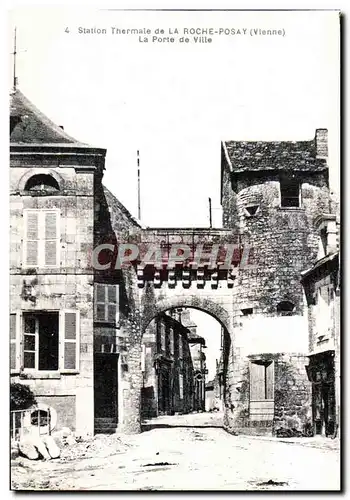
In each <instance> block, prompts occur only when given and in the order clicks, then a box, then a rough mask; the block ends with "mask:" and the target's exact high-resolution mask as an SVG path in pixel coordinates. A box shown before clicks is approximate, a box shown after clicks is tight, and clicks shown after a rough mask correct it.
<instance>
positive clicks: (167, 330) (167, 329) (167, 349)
mask: <svg viewBox="0 0 350 500" xmlns="http://www.w3.org/2000/svg"><path fill="white" fill-rule="evenodd" d="M170 334H171V332H170V325H169V323H167V324H166V325H165V355H166V356H168V357H169V356H170V352H171V350H170Z"/></svg>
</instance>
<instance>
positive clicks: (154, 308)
mask: <svg viewBox="0 0 350 500" xmlns="http://www.w3.org/2000/svg"><path fill="white" fill-rule="evenodd" d="M181 308H185V309H196V310H198V311H201V312H203V313H206V314H208V315H209V316H211V317H212V318H213V319H214V320H216V321H217V323H218V324H219V325H220V326H221V327H222V328H223V332H224V339H225V340H224V343H223V346H222V349H223V363H224V365H223V366H224V375H223V379H222V380H223V386H222V387H223V402H224V405H225V408H226V395H227V382H228V381H227V368H228V361H229V355H230V352H231V350H230V346H231V343H232V341H233V327H232V324H233V323H232V313H231V314H230V313H229V311H228V310H227V309H226V308H225V306H224V305H223V304H220V303H217V302H216V301H215V300H213V299H212V298H210V297H207V296H198V295H195V294H188V293H187V294H181V295H180V294H178V295H171V296H169V295H168V296H164V295H163V297H159V298H158V300H157V299H155V300H154V302H153V303H151V304H150V303H148V304H147V307H145V308H144V311H141V328H140V333H141V339H140V343H141V344H142V338H143V335H144V334H145V333H147V334H148V335H149V332H147V330H148V327H149V325H150V324H151V323H152V321H153V320H155V319H156V318H157V316H159V315H161V314H162V313H165V312H166V311H170V310H174V309H181ZM153 328H154V327H153ZM153 334H154V333H153ZM151 335H152V334H151ZM148 341H149V339H148ZM153 342H154V340H153ZM145 349H146V348H145ZM148 349H152V347H148ZM167 366H168V365H167ZM167 366H166V367H165V368H164V370H163V371H165V372H166V373H165V375H166V374H167V373H168V368H167ZM148 370H150V368H148ZM147 373H148V375H147V377H146V380H147V384H146V387H147V388H148V389H152V391H150V392H149V394H147V397H146V396H145V397H146V399H144V400H143V401H142V400H141V401H140V411H141V409H142V411H144V410H146V413H147V412H148V413H149V414H153V413H155V414H154V415H153V416H155V415H156V414H157V411H158V410H155V408H157V407H158V403H156V404H155V402H154V401H155V400H154V398H155V397H156V396H155V393H156V394H157V391H158V389H157V390H156V391H155V390H154V387H158V385H157V384H158V382H157V379H155V378H154V374H153V373H152V369H151V371H148V372H147ZM169 373H170V372H169ZM162 380H163V379H162ZM144 382H145V381H144ZM144 382H143V384H144ZM171 385H172V384H171ZM143 387H144V386H143ZM178 397H179V396H178V395H177V404H179V400H178ZM141 399H142V398H141ZM175 400H176V396H175ZM166 401H167V398H166ZM169 401H172V403H171V404H170V407H171V408H172V410H173V411H178V410H179V408H178V409H177V410H176V406H173V405H174V404H176V403H174V400H173V399H172V398H170V399H169ZM143 403H144V404H145V406H142V405H143ZM182 404H183V403H182V402H181V403H180V405H182ZM184 404H185V407H186V408H187V410H188V409H189V408H190V407H191V403H189V402H188V400H187V402H186V403H184ZM170 407H169V408H170ZM150 410H151V411H150ZM162 411H163V410H162ZM180 411H182V410H181V409H180ZM185 413H186V411H185ZM151 418H153V417H151Z"/></svg>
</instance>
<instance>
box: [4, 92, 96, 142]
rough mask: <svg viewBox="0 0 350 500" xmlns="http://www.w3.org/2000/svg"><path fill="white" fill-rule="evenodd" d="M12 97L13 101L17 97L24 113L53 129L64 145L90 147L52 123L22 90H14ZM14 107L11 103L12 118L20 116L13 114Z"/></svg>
mask: <svg viewBox="0 0 350 500" xmlns="http://www.w3.org/2000/svg"><path fill="white" fill-rule="evenodd" d="M10 96H11V98H12V99H13V98H16V97H17V99H18V100H19V104H20V107H23V108H24V110H22V111H25V110H26V109H27V110H28V111H29V112H30V113H32V114H33V115H34V117H36V118H37V119H38V120H39V121H41V122H42V124H43V125H44V126H46V127H48V128H49V129H51V131H52V132H54V134H56V135H57V136H58V138H62V139H63V141H62V142H63V143H65V144H67V143H69V144H76V145H80V146H85V147H90V146H89V145H88V144H86V143H83V142H81V141H78V140H77V139H75V138H74V137H72V136H71V135H69V134H67V132H65V130H63V129H62V128H61V127H60V126H59V125H56V123H55V122H54V121H52V120H51V119H50V118H49V117H48V116H47V115H45V114H44V113H43V112H42V111H40V109H39V108H37V107H36V106H35V104H33V103H32V101H30V99H28V97H26V96H25V95H24V94H23V92H22V91H21V90H20V89H18V88H16V90H14V91H13V92H11V93H10ZM12 105H13V103H12V102H11V115H12V116H19V115H20V113H16V112H15V113H13V112H12ZM17 106H18V104H17ZM14 111H16V103H15V104H14ZM23 115H25V113H23ZM13 142H14V143H18V142H17V141H13ZM41 144H44V143H41ZM46 144H56V143H55V142H47V143H46Z"/></svg>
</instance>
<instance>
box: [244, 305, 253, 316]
mask: <svg viewBox="0 0 350 500" xmlns="http://www.w3.org/2000/svg"><path fill="white" fill-rule="evenodd" d="M241 312H242V315H243V316H249V315H250V314H253V308H252V307H246V308H245V309H241Z"/></svg>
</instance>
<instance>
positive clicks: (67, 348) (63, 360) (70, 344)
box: [60, 310, 80, 371]
mask: <svg viewBox="0 0 350 500" xmlns="http://www.w3.org/2000/svg"><path fill="white" fill-rule="evenodd" d="M79 340H80V326H79V311H69V310H65V311H61V312H60V367H61V370H62V371H76V370H79Z"/></svg>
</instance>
